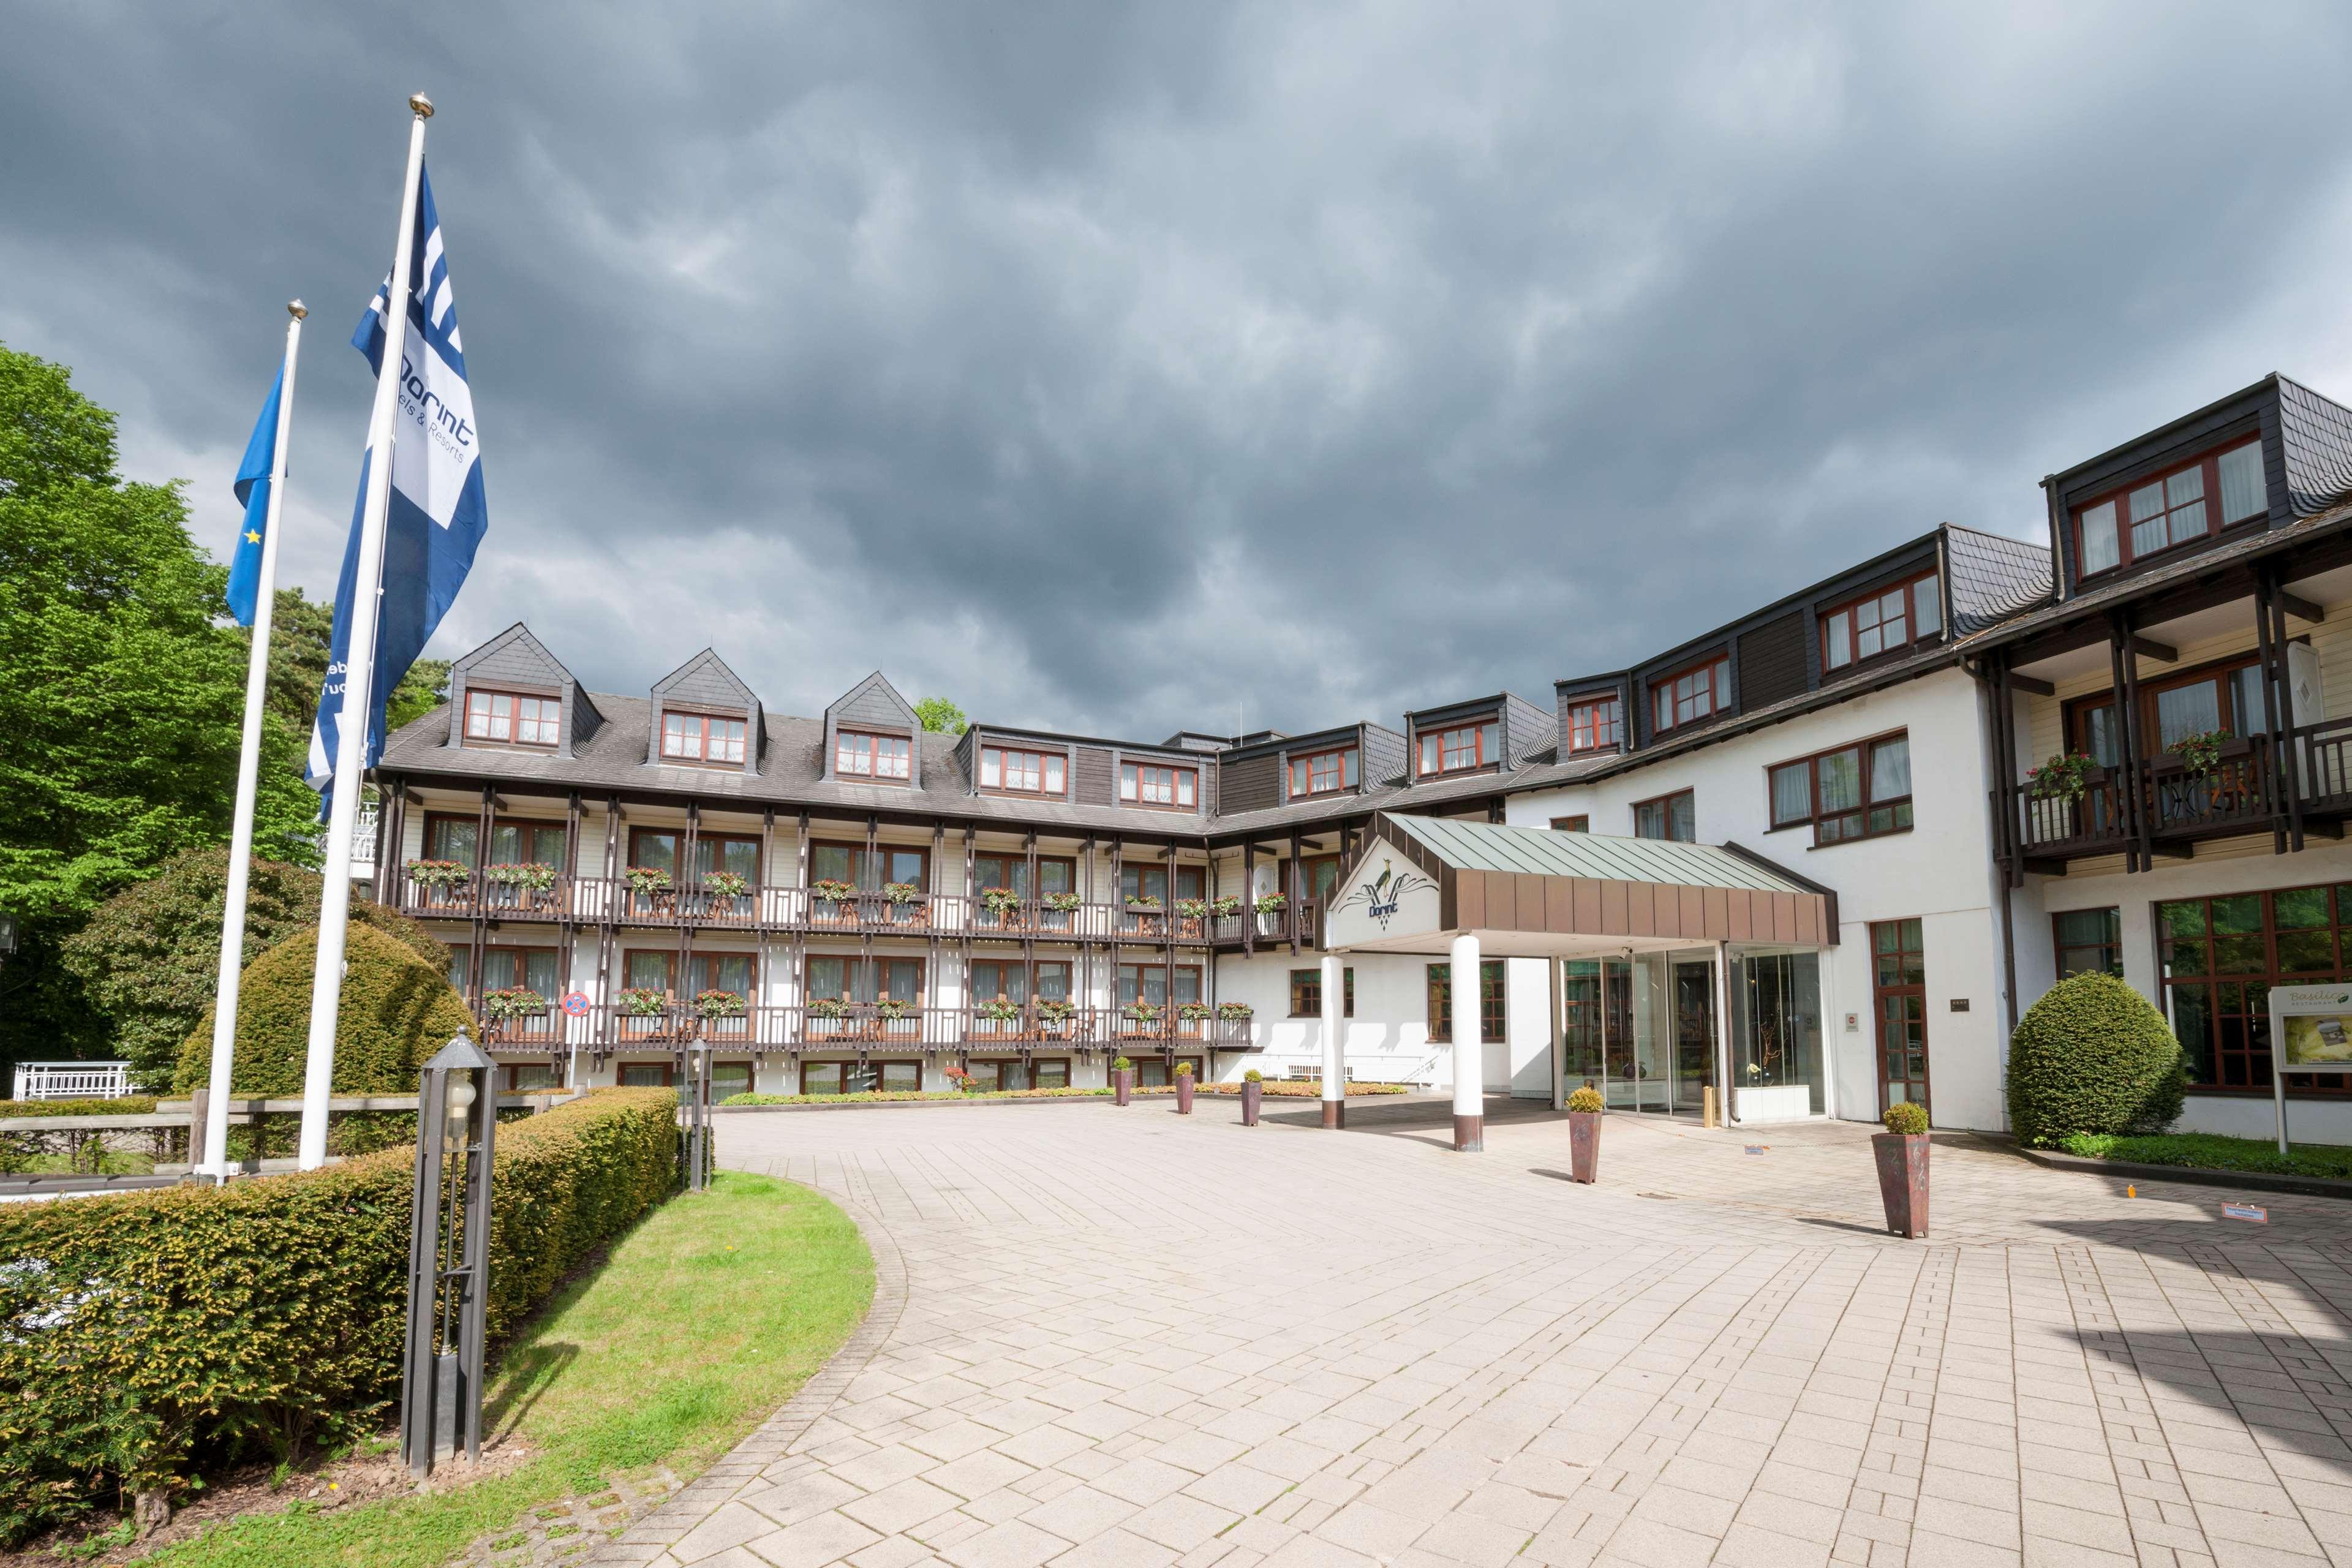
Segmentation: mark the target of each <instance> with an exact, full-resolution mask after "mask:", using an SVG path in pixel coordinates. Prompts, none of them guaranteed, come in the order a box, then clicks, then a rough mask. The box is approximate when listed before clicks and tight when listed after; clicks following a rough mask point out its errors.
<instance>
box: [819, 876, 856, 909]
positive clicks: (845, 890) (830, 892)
mask: <svg viewBox="0 0 2352 1568" xmlns="http://www.w3.org/2000/svg"><path fill="white" fill-rule="evenodd" d="M809 891H810V892H812V893H814V894H815V895H816V901H817V902H818V903H820V904H836V905H837V904H845V903H847V902H849V900H852V899H854V898H856V896H857V889H856V888H855V887H853V886H851V885H850V884H849V883H847V882H844V881H842V880H840V879H837V878H834V877H820V878H818V879H816V880H815V881H814V882H811V883H810V884H809Z"/></svg>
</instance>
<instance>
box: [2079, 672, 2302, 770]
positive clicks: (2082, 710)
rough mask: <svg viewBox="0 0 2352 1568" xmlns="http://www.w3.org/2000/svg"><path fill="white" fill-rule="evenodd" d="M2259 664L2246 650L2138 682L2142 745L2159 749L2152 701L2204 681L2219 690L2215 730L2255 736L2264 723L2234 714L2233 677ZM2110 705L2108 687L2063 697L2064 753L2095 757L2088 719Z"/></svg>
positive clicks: (2113, 703) (2111, 691)
mask: <svg viewBox="0 0 2352 1568" xmlns="http://www.w3.org/2000/svg"><path fill="white" fill-rule="evenodd" d="M2261 662H2262V658H2261V655H2260V653H2259V652H2258V651H2257V650H2255V649H2253V648H2248V649H2247V650H2246V651H2244V652H2243V653H2233V654H2227V655H2224V656H2223V657H2221V658H2214V659H2208V660H2206V661H2205V662H2204V663H2203V664H2200V665H2194V666H2191V667H2190V668H2187V669H2182V670H2175V671H2174V672H2173V673H2171V674H2169V675H2164V676H2150V677H2148V678H2147V679H2142V680H2141V681H2140V682H2139V704H2140V707H2139V730H2140V734H2141V737H2142V738H2143V740H2144V742H2145V743H2146V744H2147V745H2148V746H2151V747H2160V746H2161V744H2162V742H2160V740H2159V739H2158V737H2159V736H2161V735H2162V734H2163V732H2164V731H2163V727H2162V726H2161V725H2160V724H2159V723H2158V719H2157V714H2158V705H2157V699H2158V697H2159V696H2161V695H2162V694H2164V693H2165V692H2168V691H2178V690H2179V689H2181V688H2182V687H2184V686H2195V685H2198V684H2200V682H2203V681H2207V680H2210V681H2213V682H2215V683H2216V684H2217V685H2218V686H2219V687H2220V688H2221V701H2220V703H2219V704H2218V706H2219V707H2220V708H2221V727H2222V728H2223V729H2225V730H2231V731H2233V732H2234V733H2236V734H2238V735H2240V736H2245V735H2248V734H2259V733H2260V732H2261V731H2262V727H2263V724H2264V722H2265V716H2264V715H2263V714H2262V713H2248V714H2241V713H2239V712H2238V711H2237V707H2238V689H2237V686H2236V683H2235V679H2234V678H2235V677H2236V675H2237V674H2238V672H2239V671H2240V670H2243V669H2252V668H2255V667H2256V666H2257V665H2259V664H2260V663H2261ZM2115 706H2116V690H2115V688H2113V687H2109V688H2107V689H2105V690H2104V691H2087V692H2084V694H2083V695H2082V696H2080V697H2070V698H2068V699H2067V700H2066V704H2065V707H2064V708H2063V710H2062V712H2063V721H2064V726H2065V734H2066V743H2067V748H2068V750H2070V751H2078V752H2083V753H2084V755H2085V756H2094V757H2095V755H2096V753H2095V752H2093V751H2092V749H2091V732H2090V719H2089V716H2090V715H2091V714H2092V713H2095V712H2096V711H2098V710H2102V709H2110V708H2113V707H2115ZM2116 740H2117V743H2118V746H2120V744H2121V740H2122V737H2121V736H2118V737H2116ZM2166 754H2167V753H2166V752H2163V751H2162V750H2160V749H2159V750H2156V751H2152V752H2149V753H2148V755H2147V756H2143V757H2142V758H2141V759H2140V760H2141V761H2142V762H2147V761H2150V760H2151V759H2152V758H2154V757H2159V756H2163V755H2166ZM2101 765H2102V766H2105V765H2106V764H2104V763H2102V764H2101Z"/></svg>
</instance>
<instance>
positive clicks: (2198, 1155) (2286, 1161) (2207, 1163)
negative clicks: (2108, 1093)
mask: <svg viewBox="0 0 2352 1568" xmlns="http://www.w3.org/2000/svg"><path fill="white" fill-rule="evenodd" d="M2058 1147H2059V1148H2061V1149H2063V1150H2064V1151H2065V1152H2067V1153H2069V1154H2080V1155H2082V1156H2084V1158H2086V1159H2092V1160H2114V1161H2116V1162H2117V1163H2122V1164H2130V1165H2180V1166H2185V1167H2187V1168H2189V1169H2191V1170H2199V1171H2251V1172H2256V1173H2263V1174H2266V1175H2279V1176H2320V1177H2325V1178H2328V1179H2330V1180H2335V1181H2352V1148H2346V1147H2344V1146H2342V1145H2339V1144H2334V1143H2290V1144H2289V1145H2287V1152H2285V1153H2284V1154H2281V1153H2280V1152H2278V1144H2277V1143H2276V1142H2273V1141H2272V1140H2269V1139H2265V1138H2224V1137H2222V1136H2221V1135H2220V1134H2219V1133H2214V1132H2164V1133H2155V1134H2150V1135H2148V1136H2145V1137H2137V1138H2132V1137H2121V1136H2115V1135H2109V1134H2102V1133H2090V1132H2077V1133H2075V1134H2074V1136H2073V1137H2071V1138H2066V1139H2063V1140H2062V1141H2061V1142H2059V1145H2058Z"/></svg>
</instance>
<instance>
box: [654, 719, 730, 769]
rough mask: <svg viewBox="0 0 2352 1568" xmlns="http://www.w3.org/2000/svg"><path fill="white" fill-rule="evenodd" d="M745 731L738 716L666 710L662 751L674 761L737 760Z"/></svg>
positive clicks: (669, 759)
mask: <svg viewBox="0 0 2352 1568" xmlns="http://www.w3.org/2000/svg"><path fill="white" fill-rule="evenodd" d="M748 733H749V731H747V729H746V728H745V726H744V722H743V721H742V720H740V719H720V718H716V717H714V716H712V715H710V714H708V713H665V714H663V715H662V752H661V754H662V756H663V758H664V759H665V760H666V761H669V762H674V763H740V762H741V761H742V760H743V747H744V743H745V737H746V735H747V734H748Z"/></svg>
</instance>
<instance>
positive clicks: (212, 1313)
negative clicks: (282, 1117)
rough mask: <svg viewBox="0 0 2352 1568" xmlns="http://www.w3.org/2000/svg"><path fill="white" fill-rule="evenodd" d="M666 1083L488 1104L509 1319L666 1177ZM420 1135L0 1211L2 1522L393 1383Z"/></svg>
mask: <svg viewBox="0 0 2352 1568" xmlns="http://www.w3.org/2000/svg"><path fill="white" fill-rule="evenodd" d="M677 1154H678V1139H677V1096H676V1095H674V1094H673V1093H672V1092H671V1091H669V1090H668V1089H604V1090H599V1091H598V1092H597V1093H595V1094H593V1095H591V1096H589V1097H588V1098H587V1099H585V1100H576V1101H573V1102H572V1103H571V1104H568V1105H564V1106H561V1107H558V1108H557V1109H556V1110H552V1111H550V1112H549V1113H548V1114H546V1115H544V1116H539V1117H533V1118H530V1119H529V1120H527V1121H520V1122H516V1123H511V1124H509V1123H506V1122H501V1123H500V1125H499V1136H498V1152H497V1161H496V1173H495V1175H494V1176H493V1178H492V1183H491V1193H492V1196H491V1218H490V1242H489V1251H490V1273H489V1294H488V1301H487V1312H486V1317H487V1319H488V1331H489V1334H490V1336H491V1337H492V1338H493V1339H496V1338H499V1337H502V1336H503V1335H504V1334H506V1333H507V1332H508V1331H510V1330H512V1329H513V1328H514V1327H515V1325H516V1324H517V1323H519V1322H520V1321H521V1319H522V1318H523V1316H524V1315H525V1314H526V1313H528V1312H529V1311H530V1310H531V1308H532V1307H534V1306H535V1305H537V1304H538V1302H539V1301H540V1300H542V1299H543V1298H544V1297H545V1296H546V1295H547V1294H548V1292H549V1291H550V1290H551V1289H553V1288H554V1286H555V1284H556V1283H557V1281H559V1280H561V1279H562V1278H563V1277H564V1276H565V1275H566V1274H568V1273H570V1272H571V1271H572V1270H573V1269H575V1268H578V1267H579V1266H580V1265H581V1264H582V1263H583V1262H584V1261H586V1259H587V1258H589V1257H590V1256H591V1255H592V1254H593V1252H594V1251H595V1250H596V1249H597V1248H599V1247H603V1246H604V1245H605V1244H606V1243H608V1242H610V1241H612V1240H613V1239H614V1237H617V1236H618V1235H620V1233H621V1232H622V1231H623V1230H625V1229H626V1228H627V1226H629V1225H630V1224H631V1223H632V1222H634V1221H635V1219H636V1218H637V1216H638V1215H641V1214H643V1213H644V1212H645V1211H646V1208H647V1207H648V1206H650V1205H652V1204H654V1203H655V1202H656V1200H658V1199H659V1198H660V1197H661V1196H662V1195H663V1194H665V1193H667V1192H668V1191H670V1190H671V1189H673V1188H674V1187H675V1186H676V1184H677ZM414 1163H415V1156H414V1154H413V1153H412V1152H410V1150H408V1149H407V1148H401V1149H397V1150H386V1151H384V1152H382V1153H377V1154H371V1155H367V1156H365V1157H363V1158H361V1159H357V1160H352V1161H350V1162H348V1163H344V1164H341V1165H330V1166H327V1167H326V1168H324V1169H322V1170H318V1171H310V1172H305V1173H301V1174H299V1175H287V1176H268V1177H259V1178H253V1179H248V1180H246V1181H241V1182H234V1183H231V1184H229V1185H227V1186H226V1187H211V1186H203V1185H192V1186H182V1187H172V1188H163V1189H158V1190H153V1191H147V1192H138V1193H125V1194H116V1195H110V1196H107V1197H103V1198H89V1199H83V1200H80V1201H77V1202H74V1203H59V1204H42V1205H12V1206H11V1207H10V1208H9V1209H8V1210H7V1211H5V1213H0V1321H5V1322H6V1323H8V1324H9V1325H10V1331H9V1332H8V1333H6V1334H5V1335H0V1542H13V1541H17V1540H21V1539H23V1538H24V1537H25V1536H26V1535H28V1534H30V1533H32V1532H34V1531H37V1530H40V1529H43V1528H47V1527H48V1526H51V1525H54V1524H58V1523H60V1522H63V1521H68V1520H70V1519H72V1518H74V1517H76V1516H77V1515H79V1514H82V1513H85V1512H87V1511H88V1510H89V1508H90V1507H91V1506H92V1505H93V1504H94V1503H96V1502H97V1501H99V1500H101V1499H102V1498H103V1497H104V1496H105V1494H106V1493H107V1492H108V1491H110V1490H111V1489H120V1490H122V1491H138V1490H147V1489H172V1488H174V1487H177V1486H180V1485H182V1484H184V1482H185V1481H186V1480H187V1479H188V1478H189V1477H190V1476H191V1475H192V1474H194V1472H195V1470H197V1469H198V1468H205V1467H209V1466H215V1465H217V1464H219V1463H222V1462H224V1461H226V1460H229V1459H233V1458H236V1457H237V1456H239V1455H241V1454H250V1453H252V1452H254V1451H256V1450H260V1451H265V1452H273V1453H286V1452H289V1451H290V1450H292V1449H293V1448H294V1447H297V1446H298V1445H299V1444H300V1443H302V1442H303V1441H305V1440H306V1439H309V1438H312V1437H319V1438H329V1439H333V1438H341V1437H344V1436H350V1435H352V1434H354V1433H357V1432H362V1431H365V1430H367V1429H368V1428H369V1427H370V1426H373V1424H374V1423H375V1422H376V1421H377V1420H379V1419H380V1418H381V1417H382V1415H383V1413H384V1411H385V1409H386V1407H387V1405H389V1404H390V1403H391V1402H392V1401H393V1400H394V1399H395V1398H397V1397H398V1394H399V1390H400V1360H401V1351H402V1340H403V1322H404V1314H405V1311H406V1306H407V1293H406V1289H405V1283H406V1277H407V1268H408V1208H409V1186H410V1182H411V1180H412V1171H413V1168H414Z"/></svg>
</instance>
